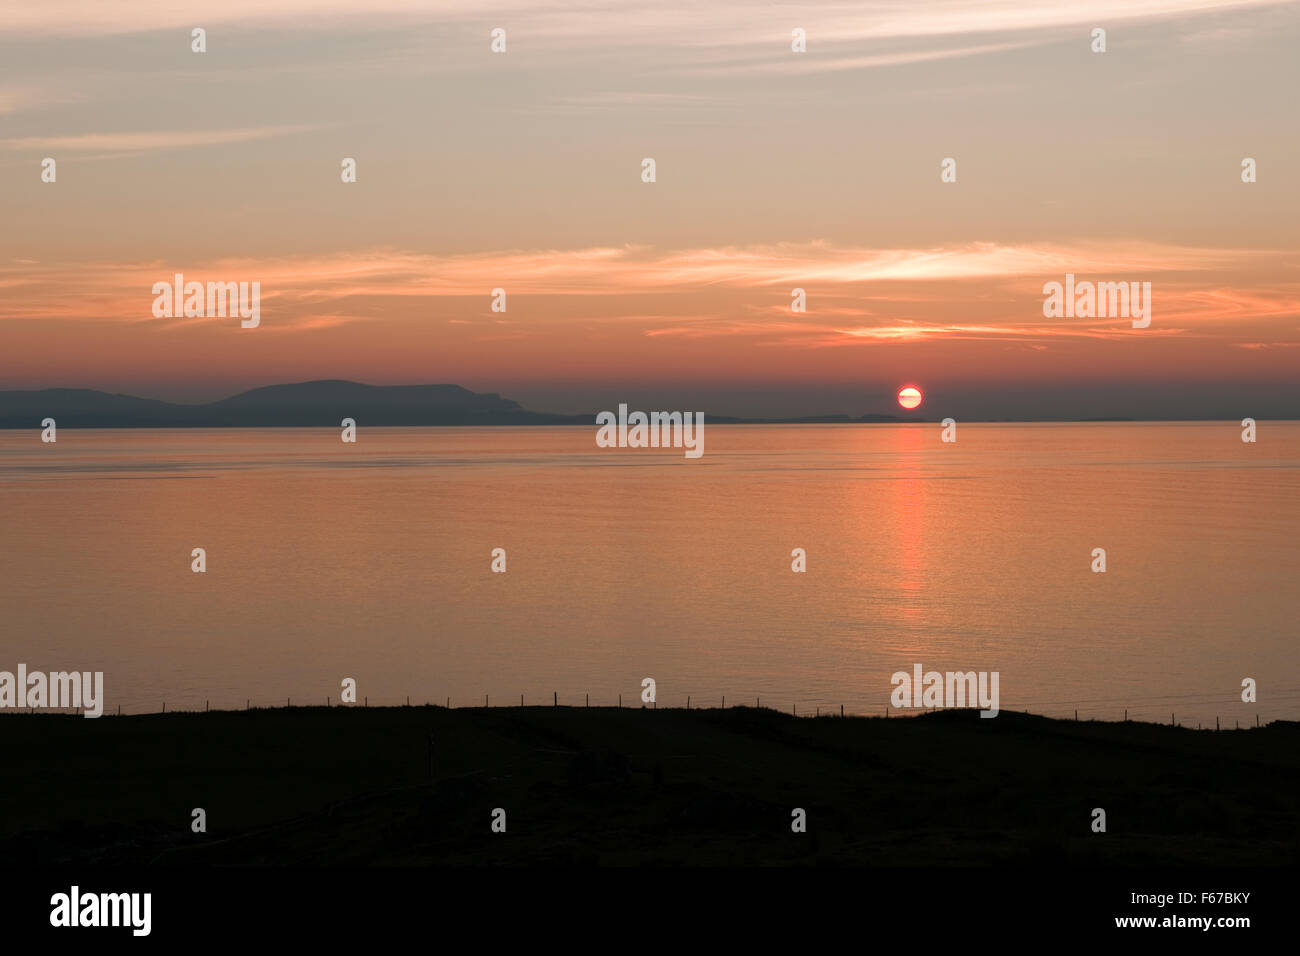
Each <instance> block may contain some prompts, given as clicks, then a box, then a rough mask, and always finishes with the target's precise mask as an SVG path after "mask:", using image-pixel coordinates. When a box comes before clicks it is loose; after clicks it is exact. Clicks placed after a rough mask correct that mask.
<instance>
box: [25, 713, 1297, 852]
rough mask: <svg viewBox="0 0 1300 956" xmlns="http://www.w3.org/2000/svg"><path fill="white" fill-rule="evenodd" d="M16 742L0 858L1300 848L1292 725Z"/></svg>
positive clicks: (530, 730) (469, 726)
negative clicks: (499, 818) (500, 829)
mask: <svg viewBox="0 0 1300 956" xmlns="http://www.w3.org/2000/svg"><path fill="white" fill-rule="evenodd" d="M431 739H432V748H431V747H430V740H431ZM0 753H3V755H4V765H5V776H6V777H7V778H8V779H7V780H6V781H5V786H4V787H3V788H0V865H23V866H40V865H66V864H104V865H140V864H155V865H159V866H208V865H228V864H297V865H307V866H317V865H319V866H330V865H336V864H344V865H355V864H361V865H366V864H396V865H404V864H419V865H424V864H453V865H485V864H487V865H494V864H498V865H499V864H510V865H535V864H577V865H588V864H613V865H625V864H661V865H676V864H690V865H706V866H712V865H727V866H735V865H750V864H755V865H770V864H776V865H783V864H796V865H814V864H820V865H873V866H880V865H885V866H888V865H894V864H897V865H904V866H916V865H980V864H994V865H998V864H1030V863H1033V864H1048V865H1061V864H1068V865H1093V864H1097V865H1114V864H1120V865H1130V864H1132V865H1183V864H1189V865H1191V864H1196V865H1206V864H1216V865H1217V864H1222V865H1243V866H1258V865H1261V864H1262V865H1271V864H1294V863H1296V862H1297V860H1300V724H1296V723H1275V724H1271V725H1268V726H1266V727H1263V728H1260V729H1251V730H1243V731H1231V732H1229V731H1225V732H1223V733H1214V732H1208V731H1205V732H1196V731H1190V730H1183V729H1181V728H1175V727H1164V726H1158V725H1153V724H1136V723H1130V724H1117V723H1074V722H1069V721H1056V720H1049V719H1046V718H1041V717H1032V716H1027V715H1022V714H1014V713H1008V712H1003V713H1002V714H1000V715H999V716H998V717H997V718H996V719H994V720H981V719H979V718H978V715H977V714H976V713H975V712H973V711H971V712H960V711H949V712H941V713H936V714H931V715H928V716H924V717H917V718H911V719H891V720H885V719H881V718H848V719H842V718H839V717H823V718H819V719H808V718H795V717H791V716H788V715H784V714H780V713H776V712H774V711H769V710H755V709H751V708H735V709H727V710H725V711H722V710H692V711H685V710H670V709H661V710H642V709H640V708H637V709H622V710H617V709H610V708H590V709H586V708H566V707H559V708H550V707H545V708H543V707H527V708H492V709H482V708H478V709H463V710H446V709H443V708H440V707H397V708H348V709H343V708H334V709H325V708H285V709H279V710H254V711H250V712H220V713H216V712H214V713H209V714H202V713H200V714H166V715H148V716H141V717H107V716H106V717H103V718H101V719H99V720H86V719H83V718H80V717H74V716H55V715H7V716H5V717H3V718H0ZM196 807H201V808H203V809H204V810H205V811H206V813H207V825H208V830H207V833H193V832H191V826H190V824H191V812H192V810H193V809H194V808H196ZM498 807H500V808H503V809H504V810H505V811H506V825H507V832H506V833H504V834H501V833H493V832H492V830H491V820H492V813H493V810H494V808H498ZM795 807H802V808H804V809H805V810H806V811H807V820H808V831H807V833H803V834H796V833H792V832H791V827H790V821H791V810H792V809H793V808H795ZM1094 807H1101V808H1103V809H1105V811H1106V816H1107V831H1108V832H1106V833H1093V832H1092V830H1091V821H1092V810H1093V808H1094Z"/></svg>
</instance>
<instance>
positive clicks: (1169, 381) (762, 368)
mask: <svg viewBox="0 0 1300 956" xmlns="http://www.w3.org/2000/svg"><path fill="white" fill-rule="evenodd" d="M195 27H202V28H203V29H204V30H205V31H206V44H207V51H206V52H204V53H195V52H193V51H192V50H191V42H192V40H191V30H192V29H193V28H195ZM498 27H499V28H502V29H504V30H505V31H506V50H505V52H504V53H494V52H493V51H492V48H491V47H492V37H491V33H492V31H493V29H494V28H498ZM796 28H798V29H802V30H804V31H805V33H806V38H807V39H806V52H802V53H796V52H794V51H793V50H792V49H791V46H792V31H793V30H795V29H796ZM1095 28H1102V29H1104V30H1105V31H1106V50H1105V52H1104V53H1098V52H1094V51H1093V49H1092V48H1093V46H1094V40H1093V36H1092V33H1093V30H1094V29H1095ZM1298 48H1300V5H1297V4H1296V3H1275V2H1263V0H1260V2H1256V0H1241V2H1233V0H1226V2H1213V0H1124V2H1111V0H1099V2H1094V3H1080V2H1047V0H1039V2H1022V0H994V2H983V3H978V4H974V3H970V2H964V0H933V2H927V0H908V2H902V0H892V2H887V3H878V2H870V0H868V2H842V3H836V2H816V0H815V2H809V3H754V2H746V3H740V2H728V0H706V2H699V0H692V2H683V0H663V2H656V3H653V4H646V3H631V2H584V3H572V2H566V0H559V2H547V3H539V2H532V3H514V2H499V3H494V2H483V0H474V2H470V0H443V2H437V3H425V2H419V0H368V2H367V3H365V4H356V3H354V2H352V0H348V2H341V0H312V2H306V0H257V2H253V0H223V2H219V3H207V2H184V0H180V2H172V3H168V4H165V5H164V4H157V3H155V2H144V0H117V2H114V3H112V4H105V3H100V2H96V0H44V2H42V3H39V4H38V3H29V2H16V0H0V217H2V218H0V221H2V222H3V225H4V228H3V229H0V389H27V388H47V387H79V388H100V389H105V390H108V391H115V392H126V393H129V394H135V395H141V396H145V397H152V398H165V399H170V400H175V401H204V400H211V399H215V398H220V397H224V396H226V395H229V394H232V393H234V392H237V391H240V390H242V389H245V388H251V387H256V386H260V385H267V384H273V383H280V382H292V381H305V380H310V379H320V378H345V379H351V380H354V381H363V382H370V383H374V384H422V383H441V382H454V383H456V384H460V385H463V386H465V387H467V388H471V389H474V390H476V391H488V392H497V393H499V394H502V395H505V396H507V397H509V398H513V399H515V400H517V401H519V402H521V403H522V404H523V405H524V406H525V407H529V408H533V409H537V410H549V411H557V412H570V413H576V412H587V411H590V410H592V409H593V408H613V407H615V406H616V405H617V404H618V403H619V402H629V403H631V404H632V405H633V407H637V406H638V405H639V406H640V407H647V406H653V407H656V408H667V409H682V408H685V409H690V408H695V409H697V410H706V411H710V412H713V413H715V414H738V415H744V414H750V415H804V414H818V413H844V414H853V415H859V414H866V413H876V414H878V413H889V412H891V411H897V406H896V405H895V403H894V395H895V393H896V391H897V389H898V388H899V387H900V386H902V385H905V384H915V385H918V386H919V387H921V388H922V389H923V391H924V392H925V394H926V402H925V404H924V405H923V407H922V410H921V411H922V412H925V413H927V414H930V415H933V416H935V417H940V416H942V415H947V414H951V415H953V416H955V417H957V418H959V419H960V418H962V417H966V418H976V417H991V418H1034V417H1045V418H1057V417H1065V418H1073V417H1111V416H1119V417H1148V416H1150V417H1168V416H1172V417H1202V416H1204V417H1221V416H1228V417H1244V416H1251V417H1258V418H1269V417H1288V418H1300V228H1298V227H1297V213H1300V124H1298V123H1296V122H1295V103H1294V100H1295V95H1296V90H1297V88H1300V57H1298V56H1297V55H1296V53H1295V51H1296V49H1298ZM47 157H48V158H52V159H54V160H55V162H56V179H55V181H54V182H44V181H42V161H43V160H44V159H45V158H47ZM1247 157H1249V158H1252V159H1254V160H1255V163H1256V181H1255V182H1252V183H1245V182H1243V181H1242V161H1243V159H1244V158H1247ZM344 158H352V159H355V161H356V170H357V175H356V182H354V183H344V182H342V181H341V175H340V171H341V163H342V161H343V159H344ZM645 158H653V159H654V161H655V181H654V182H644V181H643V179H642V161H643V159H645ZM947 158H951V159H953V160H955V171H956V181H954V182H944V181H943V180H942V178H941V171H942V170H941V164H942V163H943V161H944V160H945V159H947ZM176 273H181V274H183V275H184V276H185V278H186V279H187V280H196V281H200V282H207V281H221V282H227V281H249V282H252V281H256V282H258V283H260V290H261V310H260V311H261V321H260V324H259V325H258V327H257V328H252V329H245V328H241V327H240V322H239V320H238V318H233V319H232V318H230V317H219V316H203V317H192V318H185V317H176V318H167V317H164V318H158V317H155V315H154V314H153V309H152V306H153V304H154V293H153V291H152V288H153V285H154V283H155V282H159V281H162V282H170V281H171V280H172V277H173V276H174V275H175V274H176ZM1067 273H1069V274H1073V275H1075V276H1076V277H1077V279H1078V280H1080V281H1084V280H1091V281H1125V282H1149V283H1151V288H1152V293H1151V323H1150V325H1149V326H1147V327H1146V328H1133V327H1132V323H1131V322H1130V321H1129V320H1128V319H1127V318H1122V317H1102V318H1077V317H1048V316H1045V315H1044V309H1043V303H1044V299H1045V298H1046V296H1045V295H1044V284H1045V283H1047V282H1051V281H1058V282H1063V281H1064V277H1065V275H1066V274H1067ZM497 288H501V289H504V290H505V291H506V308H505V311H504V312H499V311H493V309H492V303H493V290H494V289H497ZM796 288H800V289H803V290H804V293H805V298H806V311H804V312H795V311H793V310H792V308H791V304H792V299H793V296H792V290H794V289H796Z"/></svg>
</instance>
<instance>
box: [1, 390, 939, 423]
mask: <svg viewBox="0 0 1300 956" xmlns="http://www.w3.org/2000/svg"><path fill="white" fill-rule="evenodd" d="M598 411H600V409H593V410H592V412H591V413H590V414H587V415H558V414H552V413H549V412H532V411H528V410H527V409H524V408H521V407H520V405H519V403H518V402H515V401H512V400H511V399H508V398H502V397H501V396H500V395H497V394H495V393H490V392H489V393H478V392H471V391H470V390H469V389H467V388H462V387H461V386H459V385H363V384H361V383H359V382H347V381H342V380H338V379H331V380H325V381H318V382H300V383H297V384H293V385H268V386H266V387H264V388H255V389H252V390H250V391H247V392H240V393H239V394H238V395H233V396H231V397H230V398H223V399H220V400H219V401H215V402H208V403H206V404H201V405H181V404H177V403H174V402H164V401H159V400H157V399H152V398H136V397H135V396H133V395H114V394H111V393H109V392H100V391H95V390H93V389H84V388H47V389H39V390H35V391H7V392H0V428H39V427H40V424H41V420H42V419H44V418H53V419H54V420H55V421H56V422H57V423H58V425H59V427H61V428H255V427H265V428H276V427H280V428H284V427H304V426H337V425H338V424H339V422H340V421H342V420H343V419H344V418H355V419H356V420H357V422H358V423H360V424H365V425H591V424H593V423H594V422H595V416H596V412H598ZM705 420H706V421H707V422H709V423H710V424H719V425H727V424H754V425H762V424H766V425H772V424H854V423H865V422H898V421H917V420H918V419H916V418H912V417H908V418H900V417H897V416H894V415H862V416H860V417H858V418H853V417H852V416H849V415H814V416H806V417H802V418H736V417H734V416H726V415H709V414H707V413H706V415H705Z"/></svg>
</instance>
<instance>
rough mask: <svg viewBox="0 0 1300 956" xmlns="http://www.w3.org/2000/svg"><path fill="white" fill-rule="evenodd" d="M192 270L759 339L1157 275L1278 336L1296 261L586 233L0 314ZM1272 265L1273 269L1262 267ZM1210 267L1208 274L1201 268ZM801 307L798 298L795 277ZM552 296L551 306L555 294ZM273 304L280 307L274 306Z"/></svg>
mask: <svg viewBox="0 0 1300 956" xmlns="http://www.w3.org/2000/svg"><path fill="white" fill-rule="evenodd" d="M177 272H180V273H182V274H183V275H184V276H185V279H186V280H190V281H199V282H210V281H222V282H227V281H237V282H259V283H260V284H261V296H262V311H263V315H264V316H267V317H268V318H267V320H266V321H265V323H264V326H265V327H266V328H267V329H270V330H274V331H280V332H284V331H293V330H308V329H324V328H330V327H334V326H338V325H343V324H347V323H350V322H361V321H364V322H381V323H393V324H395V325H396V326H400V325H401V324H402V323H404V322H420V323H424V324H427V323H428V322H430V321H440V322H443V323H449V322H452V321H455V320H464V319H466V318H467V317H470V316H473V317H475V324H476V326H477V327H478V331H479V332H481V331H482V328H483V322H484V319H485V318H487V317H488V312H487V303H488V301H489V298H490V294H491V290H493V289H495V288H498V287H500V288H505V289H506V291H507V294H508V295H509V296H510V297H511V298H510V300H509V301H510V303H511V316H510V318H511V319H513V318H514V315H515V314H516V312H515V309H516V308H517V307H519V306H518V303H519V301H520V297H536V299H537V301H535V302H534V303H532V304H530V305H528V306H523V308H525V309H528V310H529V311H528V313H527V314H529V315H530V319H529V322H530V323H533V324H535V323H536V322H538V321H541V322H556V323H568V324H575V323H576V324H582V323H587V324H589V325H590V326H591V329H592V330H601V329H608V328H611V325H610V323H611V322H617V323H618V324H619V325H620V326H622V327H625V328H630V329H632V330H633V331H637V330H638V329H639V331H640V333H641V334H643V335H645V336H648V337H651V338H667V337H673V336H676V337H682V338H701V337H712V336H722V335H737V336H750V337H754V338H756V339H761V340H763V341H765V342H770V343H774V344H776V343H797V344H800V345H803V346H808V347H818V346H845V345H854V344H871V343H882V342H909V341H922V340H927V339H936V338H968V339H969V338H1007V339H1016V340H1022V341H1040V340H1042V339H1045V338H1057V337H1062V336H1064V337H1090V338H1106V337H1111V336H1114V335H1117V334H1119V333H1118V331H1117V330H1118V328H1119V325H1120V324H1123V323H1119V324H1117V325H1115V326H1114V327H1112V326H1111V325H1110V324H1109V323H1105V322H1102V323H1096V322H1094V323H1091V324H1089V325H1083V324H1080V323H1078V322H1073V321H1071V322H1055V323H1054V322H1052V321H1048V320H1045V319H1044V318H1043V316H1042V302H1043V295H1042V291H1041V290H1042V285H1043V283H1044V281H1045V280H1048V279H1050V280H1060V279H1061V278H1062V277H1063V276H1064V274H1065V273H1066V272H1073V273H1075V275H1076V276H1078V277H1079V279H1080V280H1082V279H1086V278H1091V279H1094V280H1108V281H1150V282H1152V285H1153V303H1154V304H1153V309H1154V315H1155V324H1154V325H1153V326H1152V328H1151V329H1148V330H1145V331H1144V333H1143V334H1144V335H1147V334H1149V335H1150V336H1151V337H1153V338H1154V337H1159V336H1166V335H1181V334H1195V335H1209V336H1215V337H1222V338H1224V339H1225V340H1226V341H1231V340H1243V339H1244V340H1246V341H1248V342H1265V341H1270V340H1271V341H1278V340H1284V339H1285V338H1286V336H1287V334H1288V332H1289V331H1290V330H1289V329H1280V328H1277V325H1278V320H1280V319H1286V318H1288V317H1292V318H1293V317H1295V316H1297V315H1300V275H1297V267H1296V266H1295V264H1294V255H1293V254H1292V253H1287V252H1275V251H1270V250H1257V249H1252V250H1246V249H1215V248H1199V247H1186V246H1173V245H1167V244H1159V243H1151V242H1136V241H1124V242H1110V243H1078V244H1074V245H1051V244H1040V245H1006V244H998V243H972V244H965V245H955V246H946V247H936V248H924V249H874V248H849V247H841V246H835V245H831V244H828V243H823V242H811V243H802V244H793V243H791V244H778V245H765V246H750V247H726V248H698V249H687V250H668V251H663V250H657V249H654V248H650V247H637V246H626V247H592V248H586V249H567V250H554V249H543V250H506V251H497V252H480V253H474V254H464V255H430V254H426V253H419V252H412V251H404V250H396V249H367V250H362V251H358V252H336V253H331V254H325V255H313V256H298V257H281V258H265V259H252V258H226V259H218V260H213V261H208V262H161V261H147V262H94V263H71V262H63V263H56V262H49V261H42V262H32V261H23V260H13V261H11V262H9V263H5V264H0V289H2V290H3V291H4V295H3V296H2V297H0V318H4V319H11V320H13V319H26V320H41V321H50V320H58V319H67V320H79V321H95V322H105V321H117V322H128V323H162V324H164V325H167V326H170V327H184V326H185V325H186V324H187V323H188V324H193V323H194V322H195V321H196V320H194V319H190V320H182V319H163V320H160V319H155V318H154V317H153V315H152V312H151V305H152V301H153V296H152V292H151V289H152V286H153V284H154V283H155V282H158V281H165V282H171V281H172V277H173V274H174V273H177ZM1259 275H1268V276H1269V278H1268V280H1267V281H1263V280H1258V279H1255V278H1252V277H1254V276H1259ZM1209 276H1213V281H1209V280H1208V279H1207V277H1209ZM796 287H798V288H803V289H805V290H806V292H807V295H808V302H809V311H808V312H807V313H801V314H794V313H790V312H789V311H788V310H789V302H790V293H791V290H792V289H793V288H796ZM548 298H549V299H551V302H549V303H547V302H546V301H545V300H546V299H548ZM272 317H273V318H272Z"/></svg>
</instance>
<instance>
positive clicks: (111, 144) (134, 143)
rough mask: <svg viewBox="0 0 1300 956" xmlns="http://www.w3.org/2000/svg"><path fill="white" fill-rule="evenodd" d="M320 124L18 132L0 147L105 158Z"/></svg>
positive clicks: (215, 143) (241, 140)
mask: <svg viewBox="0 0 1300 956" xmlns="http://www.w3.org/2000/svg"><path fill="white" fill-rule="evenodd" d="M320 128H321V127H320V126H310V125H307V126H260V127H253V128H249V129H214V130H166V131H151V132H137V133H81V134H78V135H75V136H19V137H13V138H10V139H0V149H3V150H10V151H50V150H59V151H60V152H66V153H97V154H99V155H98V156H84V157H82V158H106V157H109V156H112V155H113V154H115V153H131V154H137V155H138V154H140V153H148V152H156V151H159V150H169V149H186V148H189V147H193V146H219V145H222V144H225V143H246V142H250V141H252V140H259V139H271V138H273V137H277V136H291V135H294V134H296V133H305V132H310V131H313V130H317V129H320Z"/></svg>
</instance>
